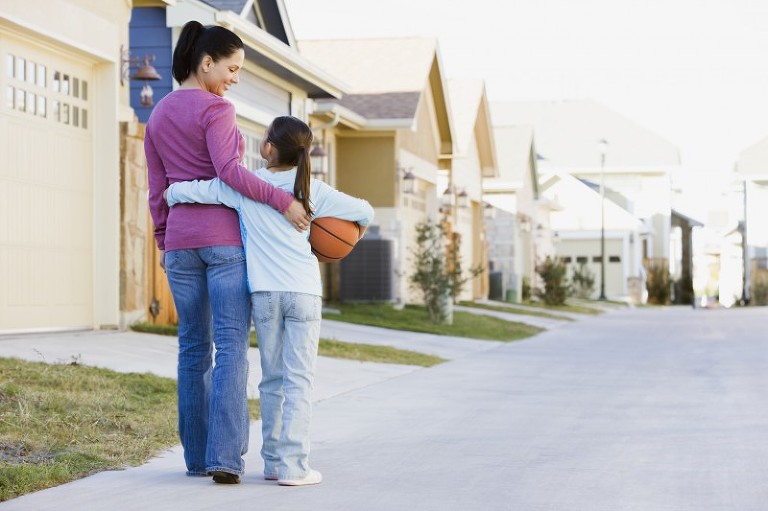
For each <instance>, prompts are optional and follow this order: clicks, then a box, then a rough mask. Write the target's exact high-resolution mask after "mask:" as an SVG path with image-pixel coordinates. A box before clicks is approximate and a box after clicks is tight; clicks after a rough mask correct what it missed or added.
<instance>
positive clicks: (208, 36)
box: [171, 21, 244, 83]
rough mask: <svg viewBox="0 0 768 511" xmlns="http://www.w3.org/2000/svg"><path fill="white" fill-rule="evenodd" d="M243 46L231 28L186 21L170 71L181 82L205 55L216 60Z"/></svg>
mask: <svg viewBox="0 0 768 511" xmlns="http://www.w3.org/2000/svg"><path fill="white" fill-rule="evenodd" d="M243 47H244V45H243V40H242V39H240V36H238V35H237V34H235V33H234V32H232V31H231V30H228V29H226V28H224V27H218V26H211V27H204V26H203V25H202V24H201V23H200V22H199V21H188V22H187V23H186V24H185V25H184V27H183V28H182V29H181V34H180V35H179V40H178V41H177V42H176V49H175V50H173V67H172V69H171V72H172V74H173V77H174V78H175V79H176V81H177V82H179V83H181V82H183V81H184V80H186V79H187V78H189V75H191V74H193V73H195V72H196V71H197V66H199V65H200V62H202V61H203V57H204V56H205V55H208V56H210V57H211V58H212V59H213V61H214V62H218V61H219V60H220V59H222V58H225V57H229V56H230V55H232V54H234V53H235V52H236V51H237V50H241V49H243Z"/></svg>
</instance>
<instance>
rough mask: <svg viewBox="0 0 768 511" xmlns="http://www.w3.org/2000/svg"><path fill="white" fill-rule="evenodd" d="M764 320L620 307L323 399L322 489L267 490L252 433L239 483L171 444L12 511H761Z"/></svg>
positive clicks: (767, 479)
mask: <svg viewBox="0 0 768 511" xmlns="http://www.w3.org/2000/svg"><path fill="white" fill-rule="evenodd" d="M767 327H768V310H766V309H758V308H752V309H737V310H693V309H690V308H669V309H634V310H626V311H616V312H611V313H608V314H604V315H602V316H600V317H596V318H589V319H585V320H582V321H578V322H573V323H570V324H568V325H564V326H561V327H560V328H557V329H555V330H552V331H549V332H546V333H543V334H540V335H538V336H536V337H534V338H531V339H528V340H525V341H519V342H515V343H510V344H501V345H497V346H494V347H492V348H491V349H484V350H480V351H477V352H474V353H468V354H466V355H465V356H462V357H460V358H456V359H454V360H452V361H451V362H448V363H445V364H442V365H439V366H436V367H433V368H430V369H421V370H417V371H411V372H407V373H405V374H402V375H399V376H397V377H393V378H388V379H385V380H382V381H379V382H378V383H374V384H370V385H367V386H363V387H360V388H357V389H356V390H351V391H349V392H346V393H343V394H339V395H336V396H334V397H332V398H329V399H325V400H323V401H321V402H319V403H317V404H316V406H315V414H314V420H313V453H312V460H313V464H314V466H315V467H316V468H318V469H319V470H321V471H322V472H323V474H324V476H325V481H324V482H323V484H321V485H319V486H317V487H306V488H282V487H278V486H276V485H274V484H272V483H268V482H266V481H263V480H261V479H260V478H259V472H260V469H261V463H260V462H259V461H258V454H257V453H258V449H259V445H258V439H257V438H254V441H253V443H252V453H251V454H249V455H248V460H249V463H250V466H249V472H248V474H247V475H246V476H245V478H244V481H243V484H241V485H238V486H220V485H214V484H213V483H211V482H210V481H209V480H207V479H197V478H186V477H184V476H183V467H182V463H181V457H180V453H179V451H178V449H176V450H173V451H170V452H168V453H166V455H165V456H164V457H161V458H158V459H155V460H153V461H151V462H150V463H148V464H147V465H144V466H142V467H138V468H133V469H129V470H125V471H120V472H108V473H101V474H97V475H95V476H92V477H89V478H86V479H84V480H81V481H77V482H75V483H71V484H68V485H64V486H61V487H58V488H54V489H51V490H46V491H42V492H38V493H35V494H32V495H29V496H26V497H21V498H19V499H14V500H11V501H9V502H7V503H3V504H0V511H10V510H16V509H24V510H33V509H34V510H41V511H42V510H57V511H58V510H61V509H104V510H113V509H114V510H118V509H119V510H168V509H180V510H184V511H193V510H207V509H225V508H226V509H269V510H295V509H313V510H355V511H358V510H363V509H365V510H372V511H375V510H387V511H389V510H403V509H408V510H411V509H413V510H419V511H431V510H435V511H437V510H440V511H445V510H462V511H464V510H482V511H485V510H488V511H493V510H510V511H529V510H530V511H544V510H547V511H560V510H562V511H603V510H605V511H622V510H627V511H629V510H632V511H635V510H637V511H688V510H690V511H694V510H695V511H726V510H728V511H731V510H733V511H765V510H767V509H768V406H766V400H768V398H767V397H766V395H768V390H766V389H768V336H766V331H767V330H768V328H767ZM478 342H481V341H478ZM2 349H3V344H2V342H0V353H2V351H1V350H2ZM254 429H257V428H254Z"/></svg>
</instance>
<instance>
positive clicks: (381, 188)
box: [336, 136, 396, 208]
mask: <svg viewBox="0 0 768 511" xmlns="http://www.w3.org/2000/svg"><path fill="white" fill-rule="evenodd" d="M336 147H337V150H338V155H337V159H336V165H337V169H336V170H337V174H336V186H337V187H338V189H339V190H342V191H343V192H345V193H348V194H350V195H353V196H355V197H364V198H365V199H366V200H367V201H368V202H370V203H371V206H373V207H374V208H381V207H384V208H389V207H393V206H394V205H395V204H396V199H395V192H396V188H395V185H396V182H395V173H394V169H395V161H394V154H395V139H394V137H392V136H375V137H339V138H338V139H337V140H336Z"/></svg>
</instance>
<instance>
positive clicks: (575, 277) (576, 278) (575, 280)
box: [571, 262, 595, 298]
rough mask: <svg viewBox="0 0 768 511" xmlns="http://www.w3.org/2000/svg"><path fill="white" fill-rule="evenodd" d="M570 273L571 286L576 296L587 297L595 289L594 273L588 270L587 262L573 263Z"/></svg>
mask: <svg viewBox="0 0 768 511" xmlns="http://www.w3.org/2000/svg"><path fill="white" fill-rule="evenodd" d="M572 272H573V273H572V274H571V287H572V290H573V293H574V294H575V295H576V296H577V297H578V298H589V297H591V296H592V293H593V292H594V291H595V274H594V273H592V272H591V271H589V268H587V263H584V262H582V263H579V264H578V266H577V265H574V266H573V268H572Z"/></svg>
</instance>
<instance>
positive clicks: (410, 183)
mask: <svg viewBox="0 0 768 511" xmlns="http://www.w3.org/2000/svg"><path fill="white" fill-rule="evenodd" d="M397 170H398V172H397V179H402V180H403V193H408V194H415V193H416V174H414V173H413V167H408V168H407V169H404V168H401V167H398V168H397ZM401 174H402V177H401V176H400V175H401Z"/></svg>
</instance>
